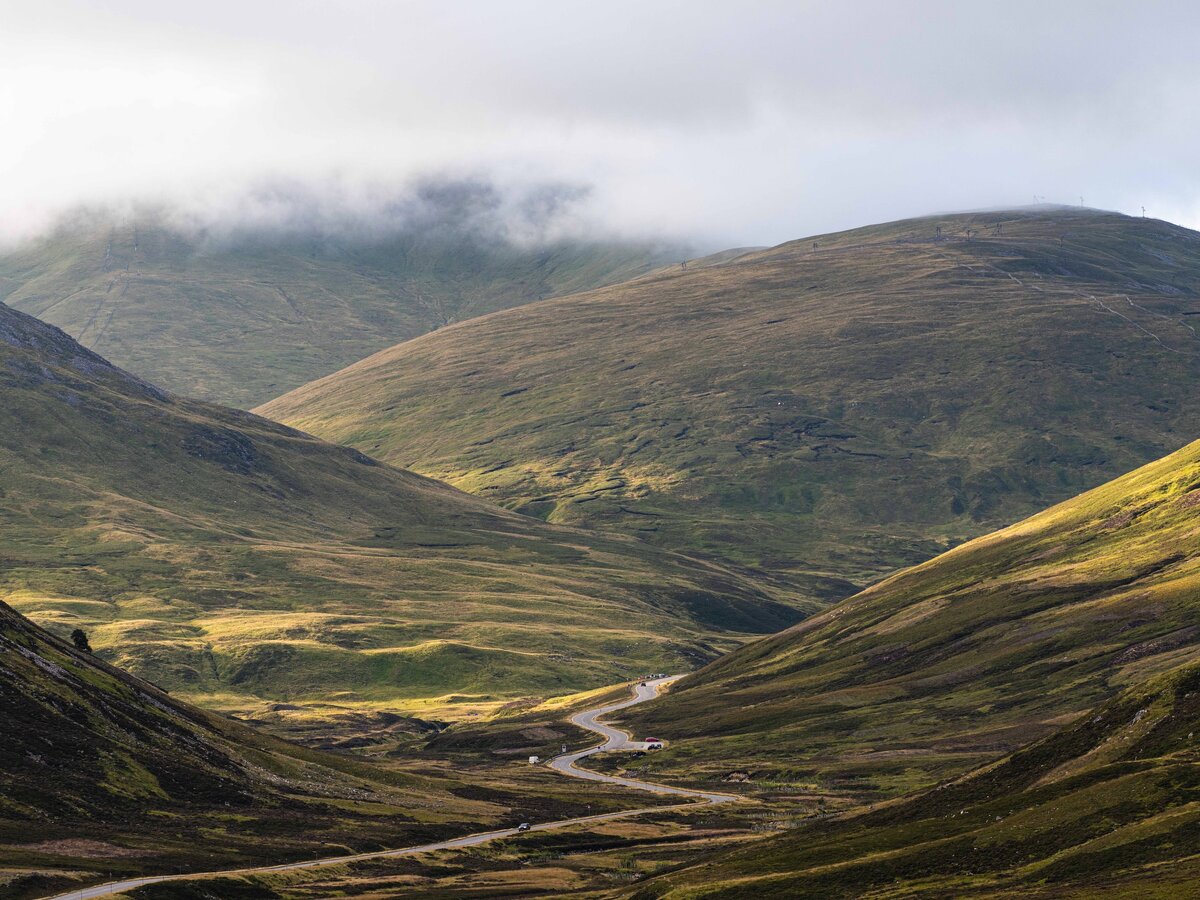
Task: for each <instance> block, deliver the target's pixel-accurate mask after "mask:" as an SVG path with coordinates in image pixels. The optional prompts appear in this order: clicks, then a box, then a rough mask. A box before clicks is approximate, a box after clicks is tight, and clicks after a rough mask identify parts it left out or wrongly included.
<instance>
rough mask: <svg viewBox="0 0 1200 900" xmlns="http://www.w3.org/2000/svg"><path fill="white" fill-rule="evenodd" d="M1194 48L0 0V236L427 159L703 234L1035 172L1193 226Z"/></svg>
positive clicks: (760, 234)
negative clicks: (103, 211) (94, 207)
mask: <svg viewBox="0 0 1200 900" xmlns="http://www.w3.org/2000/svg"><path fill="white" fill-rule="evenodd" d="M1198 48H1200V4H1197V3H1194V2H1183V0H1180V2H1173V3H1169V2H1147V0H1141V2H1136V3H1135V2H1124V3H1116V2H1103V0H1092V2H1072V0H1037V2H1023V0H1003V2H990V3H984V2H973V0H972V2H966V0H956V2H945V3H943V2H917V0H912V2H905V0H889V2H867V0H830V2H802V0H790V2H778V3H775V2H755V0H737V2H733V0H729V2H706V0H689V2H666V0H662V2H655V0H636V2H625V0H586V2H576V0H544V2H525V0H484V2H457V3H456V2H450V0H440V2H401V0H392V2H368V0H337V2H333V0H324V2H317V0H307V2H306V0H286V2H285V0H277V2H269V3H268V2H255V0H202V2H201V0H186V2H185V0H104V2H100V0H93V2H78V0H75V2H72V0H23V2H17V0H0V124H2V131H0V233H3V234H7V235H13V234H17V233H20V232H23V231H28V230H30V229H32V228H36V227H40V225H41V224H43V223H44V222H45V221H47V219H48V217H49V216H51V215H53V214H54V213H56V212H57V211H59V210H61V209H63V208H66V207H69V206H72V205H75V204H78V203H81V202H87V203H95V202H99V201H113V200H117V201H120V200H128V199H135V198H136V199H141V198H151V199H156V200H163V199H167V200H171V201H173V202H177V203H180V204H183V205H184V206H185V207H187V208H189V209H195V210H200V211H203V212H204V214H206V215H216V214H218V212H219V211H225V210H239V209H244V204H243V202H242V200H241V199H240V198H242V197H243V196H244V195H245V193H246V192H247V190H249V189H252V188H253V187H254V186H256V185H261V184H262V183H264V182H270V183H279V182H285V183H294V184H298V185H305V186H307V188H308V189H310V190H311V191H315V192H318V193H320V194H321V195H322V196H326V197H328V198H329V199H328V202H329V203H331V204H334V205H337V204H351V205H352V204H356V203H357V204H366V205H369V204H370V202H371V198H372V197H376V196H379V195H380V193H381V192H386V191H387V190H389V189H391V188H392V187H394V186H396V185H400V184H403V183H404V182H405V181H406V180H407V179H410V178H412V177H414V176H417V175H422V174H428V173H449V174H452V175H460V174H471V175H488V176H491V177H495V178H497V179H499V180H500V181H501V182H502V183H506V184H508V183H511V184H526V185H527V184H532V183H536V182H540V181H542V180H551V181H554V182H559V183H567V184H576V185H587V186H590V187H591V188H592V190H591V193H590V195H589V197H588V200H587V201H586V203H584V204H583V205H582V206H581V209H580V215H581V216H582V217H583V218H585V219H586V220H587V221H589V222H591V223H593V224H597V225H601V226H604V227H606V228H610V229H616V230H619V231H625V232H636V233H639V234H655V233H663V234H669V235H686V236H695V237H698V238H700V239H701V240H705V241H710V242H712V243H714V244H719V245H735V244H752V243H753V244H762V243H775V242H779V241H783V240H786V239H790V238H794V237H799V236H803V235H805V234H810V233H816V232H820V231H825V230H830V229H834V228H841V227H852V226H854V225H859V224H867V223H871V222H876V221H882V220H886V219H892V218H900V217H903V216H908V215H916V214H920V213H925V212H932V211H940V210H949V209H961V208H978V207H983V206H994V205H1016V204H1024V203H1029V202H1031V201H1032V200H1033V198H1034V196H1035V195H1037V196H1044V197H1046V198H1047V199H1048V200H1050V201H1059V202H1067V203H1078V202H1079V198H1080V197H1081V196H1082V197H1083V198H1084V200H1085V201H1086V203H1087V204H1088V205H1090V206H1100V207H1106V208H1112V209H1119V210H1123V211H1126V212H1137V211H1139V209H1140V207H1141V206H1142V205H1143V204H1144V205H1145V206H1146V207H1147V209H1148V210H1149V212H1150V214H1152V215H1156V216H1159V217H1162V218H1167V219H1171V220H1174V221H1178V222H1181V223H1183V224H1187V225H1190V226H1193V227H1196V226H1200V103H1197V99H1196V98H1197V96H1198V95H1200V52H1198ZM221 214H225V213H221Z"/></svg>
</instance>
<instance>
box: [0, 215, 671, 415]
mask: <svg viewBox="0 0 1200 900" xmlns="http://www.w3.org/2000/svg"><path fill="white" fill-rule="evenodd" d="M443 212H444V211H443ZM681 255H682V251H680V250H679V249H678V248H675V247H669V246H666V245H658V244H653V243H651V242H635V241H630V242H621V241H616V240H612V241H604V240H581V239H580V240H576V239H570V240H568V239H561V240H553V241H539V242H536V243H533V244H528V243H526V244H522V243H516V242H513V241H510V240H508V239H506V238H504V237H502V236H496V235H490V234H480V233H477V232H476V231H472V230H471V229H470V228H468V227H466V225H464V224H463V223H456V224H455V225H454V227H451V226H448V225H447V224H446V223H445V222H442V221H440V220H439V221H434V222H425V223H420V222H418V223H414V224H413V225H412V226H411V227H407V228H404V229H401V230H399V231H393V232H390V233H385V234H382V235H377V234H373V233H372V232H371V231H370V230H364V231H360V232H355V231H354V230H352V229H349V228H347V229H346V233H344V234H338V235H337V236H330V235H323V234H315V233H314V234H309V233H305V232H300V233H287V234H272V233H271V232H270V231H269V230H265V229H258V230H254V229H246V230H242V231H240V232H234V233H230V234H224V235H206V234H204V233H203V232H197V231H193V230H190V229H180V228H176V227H172V226H171V225H170V224H169V223H166V222H164V221H162V220H161V219H160V218H156V217H154V216H142V217H140V218H136V219H134V220H133V221H131V222H113V221H105V220H103V219H101V220H98V221H96V220H94V221H87V222H84V223H80V224H77V225H74V226H70V227H64V228H62V229H61V230H60V231H59V232H57V233H55V234H53V235H51V236H49V237H47V238H44V239H42V240H39V241H37V242H35V243H33V244H32V245H29V246H25V247H21V248H18V249H16V250H10V251H8V252H5V253H3V254H0V301H4V302H7V303H8V304H9V305H10V306H13V307H15V308H16V309H20V310H22V311H24V312H27V313H30V314H32V315H35V316H38V317H39V318H42V319H44V320H45V321H47V322H50V323H52V324H54V325H58V326H59V327H61V328H63V329H64V330H66V331H67V332H68V333H70V334H72V335H73V336H75V337H76V338H78V339H79V340H80V341H81V342H82V343H83V344H84V345H85V346H87V347H89V348H90V349H92V350H95V351H96V352H98V353H100V354H102V355H103V356H105V357H106V358H108V359H111V360H113V361H114V362H115V363H117V364H118V365H120V366H122V367H124V368H126V369H128V370H130V371H132V372H136V373H137V374H138V375H141V376H143V377H145V378H147V379H149V380H151V381H153V382H154V383H156V384H160V385H163V386H164V387H167V388H169V389H171V390H173V391H175V392H177V393H181V394H185V395H187V396H191V397H200V398H203V399H206V400H214V401H217V402H220V403H226V404H230V405H233V406H241V407H250V406H254V405H255V404H258V403H262V402H263V401H265V400H269V399H271V398H272V397H276V396H278V395H279V394H281V393H283V392H285V391H288V390H290V389H292V388H294V387H297V386H299V385H301V384H304V383H305V382H308V381H311V380H312V379H314V378H319V377H321V376H322V375H327V374H329V373H330V372H335V371H337V370H338V369H340V368H342V367H343V366H347V365H349V364H351V363H353V362H356V361H358V360H360V359H362V358H363V357H364V356H367V355H368V354H370V353H374V352H375V351H377V350H381V349H383V348H385V347H389V346H391V345H392V344H394V343H396V341H399V340H405V339H407V338H411V337H416V336H417V335H420V334H424V333H425V332H428V331H433V330H434V329H437V328H441V327H442V326H444V325H447V324H449V323H451V322H457V321H461V320H463V319H467V318H470V317H472V316H477V315H480V314H482V313H487V312H492V311H494V310H497V309H504V308H506V307H510V306H516V305H519V304H522V303H527V302H529V301H531V300H540V299H542V298H545V297H551V296H554V295H556V294H563V293H568V292H571V291H581V290H587V289H588V288H592V287H597V286H599V285H603V284H609V283H612V282H615V281H621V280H624V279H627V278H632V277H634V276H636V275H640V274H642V273H644V272H646V271H648V270H650V269H653V268H655V267H657V266H659V265H661V264H663V263H664V262H667V261H675V260H677V259H678V258H679V257H680V256H681Z"/></svg>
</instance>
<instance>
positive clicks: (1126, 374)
mask: <svg viewBox="0 0 1200 900" xmlns="http://www.w3.org/2000/svg"><path fill="white" fill-rule="evenodd" d="M1198 322H1200V234H1197V233H1195V232H1192V231H1189V230H1187V229H1184V228H1179V227H1176V226H1173V225H1169V224H1166V223H1164V222H1160V221H1155V220H1150V219H1137V218H1130V217H1128V216H1122V215H1117V214H1114V213H1104V212H1099V211H1095V210H1086V209H1068V208H1060V207H1051V208H1040V207H1039V208H1036V209H1031V210H1016V211H1001V212H986V213H971V214H960V215H946V216H933V217H927V218H921V219H911V220H905V221H901V222H894V223H890V224H886V225H878V226H874V227H870V228H862V229H857V230H854V231H847V232H842V233H839V234H831V235H821V236H817V237H813V238H806V239H804V240H800V241H794V242H791V243H787V244H783V245H781V246H779V247H775V248H773V249H770V250H764V251H761V252H755V253H750V254H747V255H743V256H740V257H737V258H735V259H733V260H732V261H728V262H725V263H723V264H717V265H710V266H705V267H699V266H689V267H687V268H683V267H680V266H675V267H673V268H671V269H669V270H663V271H660V272H657V273H653V274H650V275H647V276H644V277H642V278H639V279H636V280H633V281H629V282H626V283H623V284H620V285H616V286H613V287H608V288H602V289H599V290H595V291H590V292H587V293H582V294H576V295H572V296H569V297H563V298H558V299H554V300H548V301H544V302H541V303H536V304H532V305H529V306H525V307H521V308H519V309H513V310H507V311H504V312H499V313H495V314H492V315H489V316H485V317H483V318H480V319H475V320H472V321H469V322H463V323H460V324H458V325H455V326H452V327H450V328H446V329H442V330H440V331H438V332H436V333H433V334H429V335H426V336H424V337H421V338H417V339H415V340H412V341H408V342H406V343H403V344H400V345H398V346H396V347H393V348H392V349H390V350H387V351H384V352H382V353H378V354H376V355H375V356H372V357H370V358H369V359H366V360H364V361H362V362H360V363H358V364H357V365H354V366H352V367H350V368H348V369H346V370H344V371H342V372H339V373H337V374H335V375H331V376H329V377H328V378H325V379H322V380H320V381H318V382H315V383H313V384H311V385H308V386H306V387H304V388H300V389H298V390H296V391H294V392H292V393H290V394H288V395H287V396H285V397H282V398H280V399H278V400H275V401H273V402H271V403H269V404H266V405H265V406H263V407H262V408H261V409H260V411H261V412H262V413H264V414H265V415H267V416H270V417H272V418H274V419H277V420H279V421H282V422H286V423H288V424H290V425H293V426H295V427H297V428H301V429H303V430H305V431H308V432H311V433H313V434H317V435H320V436H321V437H324V438H327V439H330V440H335V441H339V442H343V443H347V444H350V445H352V446H355V447H358V448H359V449H361V450H363V451H364V452H367V453H371V454H372V455H375V456H378V457H379V458H381V459H385V460H388V461H391V462H394V463H396V464H399V465H403V466H406V467H410V468H412V469H414V470H416V471H419V472H422V473H424V474H428V475H431V476H434V477H437V478H440V479H443V480H446V481H448V482H450V483H452V484H455V485H457V486H459V487H461V488H463V489H465V490H468V491H471V492H472V493H476V494H478V495H480V496H482V497H486V498H489V499H493V500H496V501H498V502H500V503H502V504H504V505H506V506H509V507H511V508H513V509H518V510H520V511H522V512H526V513H529V514H532V515H538V516H541V517H544V518H546V519H548V520H549V521H552V522H560V523H569V524H585V525H599V526H605V527H608V528H612V529H618V530H623V531H626V532H628V533H631V534H637V535H638V536H640V537H643V538H645V539H647V540H650V541H653V542H655V543H657V544H659V545H661V546H665V547H671V548H675V549H685V550H688V551H690V552H698V553H703V554H706V555H708V556H711V557H715V558H719V559H722V560H725V561H731V562H734V563H736V564H738V565H741V566H745V567H749V568H753V569H755V570H757V571H758V572H759V573H761V574H763V575H765V576H766V577H768V578H771V579H774V580H777V581H780V582H785V583H788V584H790V585H792V586H794V587H796V588H798V589H800V590H802V591H803V592H805V593H807V595H808V596H810V597H811V598H813V599H815V600H820V601H828V600H833V599H837V598H839V597H842V596H844V595H846V594H849V593H852V592H853V590H854V588H855V586H861V585H863V584H865V583H868V582H871V581H873V580H875V579H877V578H879V577H880V576H881V575H883V574H885V573H887V572H889V571H892V570H894V569H896V568H898V567H901V566H903V565H906V564H911V563H915V562H920V561H921V560H924V559H927V558H929V557H931V556H933V555H935V554H936V553H937V552H939V551H941V550H944V549H946V548H947V547H948V546H952V545H953V544H955V543H958V542H960V541H962V540H964V539H967V538H970V537H973V536H975V535H978V534H982V533H985V532H987V531H988V530H990V529H992V528H994V527H998V526H1000V525H1003V524H1007V523H1008V522H1012V521H1015V520H1016V519H1019V518H1022V517H1024V516H1026V515H1029V514H1031V513H1033V512H1036V511H1037V510H1040V509H1043V508H1045V507H1046V506H1048V505H1049V504H1051V503H1053V502H1056V501H1058V500H1062V499H1065V498H1066V497H1069V496H1071V495H1073V494H1075V493H1078V492H1079V491H1080V490H1084V489H1086V488H1089V487H1092V486H1094V485H1097V484H1099V483H1102V482H1103V481H1105V480H1107V479H1108V478H1111V477H1114V476H1116V475H1118V474H1120V473H1121V472H1123V471H1127V470H1129V469H1131V468H1133V467H1134V466H1137V465H1140V464H1142V463H1144V462H1147V461H1148V460H1151V459H1154V458H1156V457H1158V456H1161V455H1162V454H1163V453H1165V452H1168V451H1170V450H1173V449H1176V448H1177V447H1179V446H1181V445H1182V444H1183V443H1185V442H1186V441H1187V440H1189V439H1191V438H1192V437H1193V436H1194V435H1196V434H1200V408H1197V407H1196V405H1195V404H1194V403H1191V402H1190V401H1191V396H1190V392H1191V385H1193V384H1194V383H1195V382H1196V380H1197V378H1200V337H1198V336H1197V331H1196V327H1197V323H1198Z"/></svg>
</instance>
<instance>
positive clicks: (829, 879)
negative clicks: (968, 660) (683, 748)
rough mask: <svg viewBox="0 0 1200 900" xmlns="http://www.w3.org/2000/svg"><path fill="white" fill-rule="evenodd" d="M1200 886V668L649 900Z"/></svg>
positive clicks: (647, 890) (774, 842) (690, 876)
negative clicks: (943, 780)
mask: <svg viewBox="0 0 1200 900" xmlns="http://www.w3.org/2000/svg"><path fill="white" fill-rule="evenodd" d="M1198 879H1200V666H1198V665H1197V664H1196V663H1190V664H1186V665H1183V666H1179V667H1177V668H1175V669H1172V670H1170V671H1169V672H1167V673H1165V674H1162V675H1156V676H1153V677H1151V678H1150V679H1148V680H1147V681H1146V682H1145V683H1143V684H1139V685H1137V686H1135V687H1132V688H1129V689H1127V690H1126V691H1124V692H1122V693H1121V694H1120V696H1118V697H1117V698H1116V699H1114V700H1111V701H1109V702H1108V703H1106V704H1104V705H1102V706H1100V707H1099V708H1097V709H1094V710H1092V711H1090V712H1088V713H1087V714H1086V715H1084V716H1082V717H1080V718H1079V719H1078V720H1077V721H1076V722H1075V723H1073V724H1072V725H1070V726H1068V727H1066V728H1063V729H1062V730H1060V731H1058V732H1056V733H1055V734H1053V735H1052V736H1050V737H1048V738H1046V739H1044V740H1042V741H1040V742H1038V743H1035V744H1033V745H1031V746H1029V747H1026V748H1023V749H1021V750H1019V751H1017V752H1016V753H1014V754H1012V755H1011V756H1008V757H1006V758H1005V759H1003V760H1001V761H999V762H997V763H995V764H993V765H989V766H987V767H985V768H983V769H981V770H980V771H978V772H975V773H972V774H971V775H969V776H967V777H965V778H962V779H960V780H958V781H954V782H951V783H948V784H944V785H940V786H939V787H938V788H936V789H934V790H931V791H928V792H926V793H922V794H919V795H917V796H915V797H912V798H906V799H904V800H902V801H900V802H898V803H892V804H887V805H884V806H881V807H879V808H877V809H875V810H872V811H869V812H866V813H860V814H857V815H849V816H843V817H841V818H832V819H826V820H824V821H812V822H809V823H806V824H804V825H802V826H801V827H799V828H796V829H794V830H792V831H790V832H788V833H787V834H786V835H784V836H781V837H778V838H773V839H770V840H766V841H756V842H754V843H752V844H750V845H749V846H747V847H746V848H744V849H740V850H738V851H735V852H733V853H730V854H726V855H724V856H723V857H720V858H718V859H715V860H712V861H710V862H707V863H704V864H701V865H697V866H694V867H690V868H687V869H684V870H683V871H682V872H680V873H676V874H674V875H671V876H667V877H665V878H662V879H657V880H654V881H651V882H649V883H647V884H646V885H644V886H642V887H641V888H640V889H639V890H638V891H637V892H636V893H635V894H634V896H636V897H637V898H639V900H649V898H660V897H670V898H680V900H682V898H685V897H687V898H695V897H714V898H715V897H728V898H734V897H745V898H757V897H764V896H786V897H812V898H817V897H821V898H825V897H862V896H864V895H869V896H871V897H879V898H892V897H894V898H900V897H905V898H910V897H931V898H932V897H1018V896H1019V897H1037V898H1051V897H1053V898H1064V897H1072V898H1089V900H1090V898H1097V897H1101V898H1117V897H1135V896H1136V897H1164V898H1166V897H1184V896H1191V895H1192V894H1194V892H1195V886H1196V883H1197V880H1198Z"/></svg>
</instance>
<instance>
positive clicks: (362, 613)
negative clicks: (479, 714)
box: [0, 305, 798, 716]
mask: <svg viewBox="0 0 1200 900" xmlns="http://www.w3.org/2000/svg"><path fill="white" fill-rule="evenodd" d="M0 560H2V563H3V564H2V565H0V599H4V600H6V601H7V602H8V603H10V604H11V605H12V606H13V607H15V608H17V609H18V610H20V611H21V612H23V613H26V614H28V615H29V616H31V617H32V618H34V619H35V620H36V621H38V622H39V623H42V624H45V625H46V626H47V627H49V628H51V629H52V630H55V631H56V632H57V633H59V634H60V635H61V634H65V633H67V632H69V631H70V630H71V629H73V628H75V627H83V628H84V629H85V630H86V631H88V632H89V634H90V635H91V638H92V643H93V646H95V648H96V649H97V651H98V652H99V653H100V654H101V655H102V656H103V657H104V658H106V659H109V660H111V661H114V662H116V663H118V664H119V665H121V666H123V667H125V668H128V669H130V670H131V671H133V672H135V673H136V674H139V675H141V676H144V677H146V678H149V679H151V680H153V681H154V682H155V683H157V684H159V685H161V686H163V687H164V688H168V689H170V690H173V691H177V692H183V693H184V694H185V695H186V696H188V697H189V698H191V699H194V700H196V701H200V702H202V703H203V704H206V705H210V706H215V707H218V708H222V709H230V710H246V709H259V708H260V707H261V706H262V703H263V702H266V701H280V702H288V703H294V704H300V705H305V706H307V705H309V704H316V703H319V704H320V705H321V709H320V710H319V711H320V712H322V714H324V713H328V714H330V715H341V714H342V713H344V712H345V711H346V710H354V709H356V708H360V707H367V708H369V707H378V706H386V707H388V708H389V709H392V710H395V709H397V708H401V709H410V710H414V711H417V712H419V713H422V714H425V713H428V714H429V715H438V716H444V715H452V714H455V712H456V711H457V713H458V714H460V715H461V714H465V711H467V710H470V709H471V708H472V706H473V705H475V704H481V705H484V706H486V705H488V704H492V705H494V704H496V703H499V702H502V701H504V700H507V699H510V698H512V697H517V696H530V695H536V696H545V695H547V694H550V693H563V692H569V691H572V690H577V689H582V688H589V687H596V686H599V685H603V684H610V683H612V682H614V681H619V680H622V679H623V678H626V677H632V676H633V675H635V674H637V673H638V672H640V671H643V670H645V669H654V670H667V669H679V668H681V667H682V668H688V667H691V666H694V665H697V664H700V663H702V662H705V661H707V660H709V659H711V658H713V657H714V656H715V655H716V654H717V653H718V652H719V651H720V650H722V649H726V648H728V647H730V646H733V645H734V644H736V643H737V642H738V641H740V640H741V639H743V637H744V633H747V632H757V633H765V632H770V631H774V630H777V629H778V628H780V627H783V626H785V625H787V624H791V623H793V622H795V621H796V620H797V618H798V613H797V612H796V611H795V610H794V608H792V607H790V606H786V605H783V604H781V603H778V602H775V601H774V600H772V599H771V598H770V597H768V596H767V595H765V594H764V593H763V592H761V591H760V590H758V589H757V588H756V587H754V586H753V585H752V584H750V583H748V582H747V581H745V580H744V579H742V578H740V577H739V576H737V575H735V574H732V573H730V572H728V571H724V570H722V569H720V568H718V567H716V566H713V565H711V564H707V563H703V562H697V561H694V560H690V559H686V558H683V557H679V556H674V555H671V554H667V553H663V552H660V551H657V550H654V549H652V548H649V547H647V546H644V545H640V544H638V543H637V542H634V541H631V540H627V539H619V538H603V537H600V538H598V537H592V536H589V535H587V534H584V533H580V532H577V531H573V530H570V529H563V528H556V527H553V526H548V525H545V524H543V523H541V522H539V521H537V520H534V519H529V518H526V517H522V516H518V515H515V514H513V513H510V512H507V511H505V510H502V509H498V508H496V507H493V506H490V505H488V504H486V503H484V502H482V501H480V500H478V499H476V498H473V497H470V496H468V495H466V494H463V493H460V492H459V491H456V490H453V489H452V488H449V487H446V486H445V485H442V484H439V483H437V482H433V481H430V480H428V479H425V478H422V477H420V476H417V475H413V474H411V473H408V472H403V471H399V470H396V469H393V468H390V467H388V466H385V465H381V464H379V463H377V462H375V461H374V460H371V459H369V458H367V457H365V456H363V455H362V454H360V453H358V452H357V451H354V450H350V449H346V448H342V447H336V446H332V445H329V444H325V443H322V442H320V441H318V440H315V439H313V438H311V437H308V436H305V435H301V434H299V433H297V432H294V431H291V430H290V429H287V428H284V427H282V426H279V425H276V424H274V423H272V422H268V421H266V420H263V419H260V418H257V417H255V416H252V415H250V414H248V413H242V412H236V411H232V410H227V409H222V408H220V407H215V406H210V405H207V404H203V403H198V402H193V401H188V400H183V399H180V398H178V397H174V396H172V395H168V394H164V393H163V392H161V391H159V390H157V389H156V388H154V387H151V386H149V385H148V384H146V383H144V382H141V381H139V380H137V379H136V378H134V377H132V376H129V375H127V374H125V373H124V372H122V371H120V370H117V369H114V368H113V367H111V366H110V365H108V364H107V363H106V362H105V361H104V360H103V359H101V358H100V357H98V356H96V355H95V354H92V353H90V352H89V351H86V350H84V349H83V348H82V347H80V346H79V345H78V344H77V343H75V342H74V341H73V340H71V339H70V338H68V337H67V336H66V335H65V334H63V333H62V332H60V331H58V330H56V329H54V328H51V327H50V326H47V325H45V324H43V323H41V322H39V321H37V320H35V319H32V318H30V317H28V316H24V315H22V314H20V313H17V312H14V311H12V310H10V309H8V308H6V307H3V306H2V305H0Z"/></svg>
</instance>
